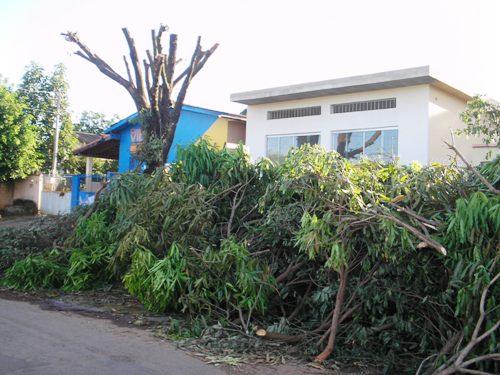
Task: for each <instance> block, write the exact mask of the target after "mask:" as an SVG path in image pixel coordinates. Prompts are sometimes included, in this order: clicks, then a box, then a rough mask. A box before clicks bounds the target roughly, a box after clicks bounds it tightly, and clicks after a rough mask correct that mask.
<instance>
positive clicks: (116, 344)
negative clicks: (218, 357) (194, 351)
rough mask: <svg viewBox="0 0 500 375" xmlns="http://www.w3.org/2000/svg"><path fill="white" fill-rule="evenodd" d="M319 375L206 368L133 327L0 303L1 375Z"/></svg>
mask: <svg viewBox="0 0 500 375" xmlns="http://www.w3.org/2000/svg"><path fill="white" fill-rule="evenodd" d="M228 373H229V374H276V375H279V374H282V375H285V374H286V375H296V374H303V373H309V374H310V373H316V374H317V373H318V372H317V371H314V369H310V368H303V367H298V366H274V367H268V366H258V367H254V366H250V365H247V366H245V367H243V368H240V369H237V370H231V369H228V368H220V367H219V368H217V367H214V366H212V365H208V364H206V363H204V362H203V361H201V360H200V359H198V358H196V357H194V356H192V355H189V354H188V353H186V352H184V351H181V350H177V349H176V348H175V347H174V346H173V345H172V344H171V343H169V342H165V341H161V340H160V339H158V338H155V337H153V336H152V335H151V334H150V333H149V332H148V331H145V330H141V329H138V328H135V327H132V326H131V327H120V326H117V325H115V324H113V323H112V322H111V321H109V320H105V319H98V318H94V317H88V316H83V315H79V314H76V313H74V312H67V311H47V310H43V309H41V308H40V307H39V306H37V305H34V304H31V303H29V302H25V301H13V300H6V299H2V298H0V375H69V374H71V375H150V374H151V375H152V374H154V375H156V374H158V375H159V374H161V375H177V374H182V375H191V374H193V375H194V374H200V375H227V374H228Z"/></svg>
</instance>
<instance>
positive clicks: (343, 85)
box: [231, 66, 471, 104]
mask: <svg viewBox="0 0 500 375" xmlns="http://www.w3.org/2000/svg"><path fill="white" fill-rule="evenodd" d="M423 84H429V85H433V86H435V87H438V88H440V89H441V90H443V91H446V92H448V93H450V94H451V95H453V96H456V97H458V98H461V99H464V100H467V101H468V100H470V99H471V96H470V95H467V94H466V93H464V92H462V91H460V90H458V89H456V88H454V87H452V86H449V85H447V84H446V83H444V82H441V81H440V80H438V79H436V78H434V77H432V76H431V75H430V72H429V66H419V67H415V68H408V69H400V70H391V71H387V72H380V73H374V74H365V75H360V76H352V77H344V78H336V79H330V80H326V81H317V82H309V83H301V84H298V85H289V86H280V87H273V88H268V89H262V90H254V91H245V92H239V93H234V94H231V101H233V102H237V103H242V104H264V103H273V102H281V101H285V100H296V99H305V98H315V97H319V96H330V95H339V94H349V93H355V92H362V91H372V90H383V89H390V88H398V87H408V86H415V85H423Z"/></svg>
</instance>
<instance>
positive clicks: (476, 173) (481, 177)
mask: <svg viewBox="0 0 500 375" xmlns="http://www.w3.org/2000/svg"><path fill="white" fill-rule="evenodd" d="M443 142H444V143H445V144H446V146H448V148H449V149H451V150H453V151H454V152H455V154H456V155H457V156H458V157H459V159H460V160H462V162H463V163H464V164H465V165H466V166H467V168H468V169H469V170H470V171H471V172H472V173H474V175H475V176H476V177H477V178H479V180H480V181H481V182H482V183H483V184H484V185H485V186H486V187H487V188H488V191H490V192H492V193H494V194H498V195H500V190H498V189H496V188H495V187H494V186H493V185H492V184H491V183H490V182H489V181H488V180H487V179H486V178H484V176H483V175H482V174H481V173H479V172H478V170H477V169H476V168H474V167H473V166H472V164H471V163H469V162H468V161H467V160H466V159H465V158H464V156H463V155H462V154H461V153H460V151H458V149H457V148H456V147H455V146H453V145H452V144H450V143H448V142H446V141H443Z"/></svg>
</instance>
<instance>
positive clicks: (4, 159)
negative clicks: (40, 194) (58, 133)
mask: <svg viewBox="0 0 500 375" xmlns="http://www.w3.org/2000/svg"><path fill="white" fill-rule="evenodd" d="M26 109H27V107H26V104H25V103H24V102H23V101H22V100H21V99H20V98H19V97H18V95H17V94H16V93H14V92H12V91H11V90H9V89H8V88H7V87H5V86H2V85H0V182H3V181H9V180H16V179H21V178H24V177H27V176H29V175H31V174H33V173H35V172H37V171H38V169H39V167H40V164H41V163H40V161H41V160H40V155H39V153H38V152H37V146H38V144H37V138H36V129H35V127H34V126H33V125H32V124H31V117H30V115H28V114H27V113H26Z"/></svg>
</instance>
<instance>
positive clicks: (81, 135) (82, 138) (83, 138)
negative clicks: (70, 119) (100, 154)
mask: <svg viewBox="0 0 500 375" xmlns="http://www.w3.org/2000/svg"><path fill="white" fill-rule="evenodd" d="M76 138H77V139H78V143H80V144H81V145H86V144H87V143H90V142H93V141H95V140H98V139H99V138H101V136H100V135H99V134H93V133H86V132H76Z"/></svg>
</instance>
